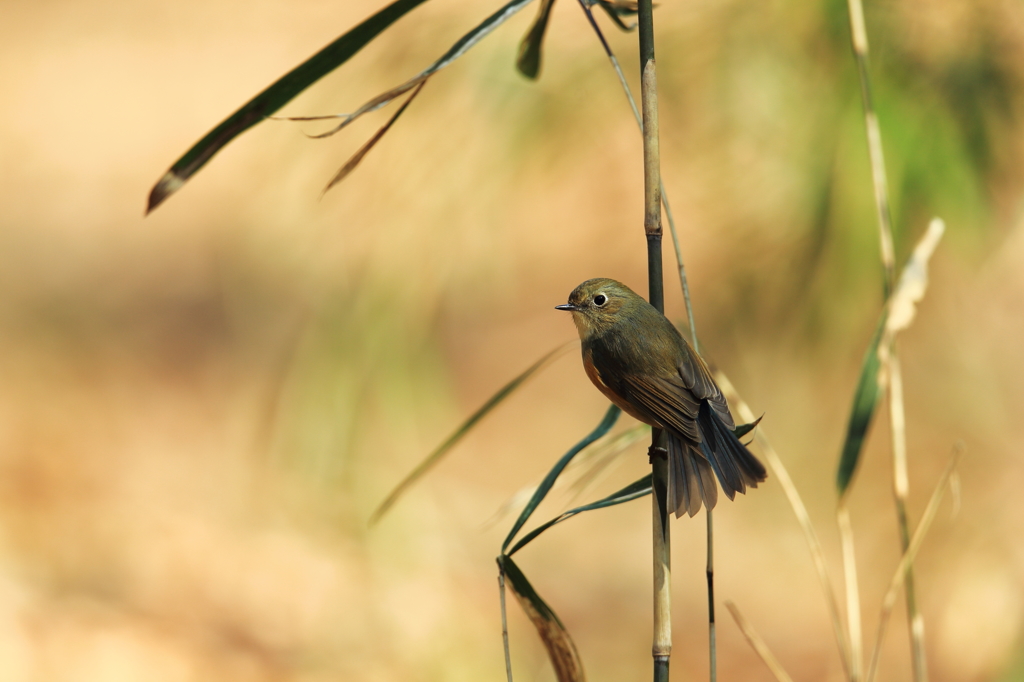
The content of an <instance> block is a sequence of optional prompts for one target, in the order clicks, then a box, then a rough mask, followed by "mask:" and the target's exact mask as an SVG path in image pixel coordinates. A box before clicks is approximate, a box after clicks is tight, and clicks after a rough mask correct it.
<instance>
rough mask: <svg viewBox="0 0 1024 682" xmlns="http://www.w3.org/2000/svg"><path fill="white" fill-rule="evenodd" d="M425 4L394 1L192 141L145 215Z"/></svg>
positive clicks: (159, 185)
mask: <svg viewBox="0 0 1024 682" xmlns="http://www.w3.org/2000/svg"><path fill="white" fill-rule="evenodd" d="M424 2H426V0H395V2H392V3H391V4H390V5H388V6H387V7H385V8H384V9H382V10H380V11H379V12H377V13H376V14H374V15H373V16H372V17H370V18H369V19H367V20H366V21H364V22H363V23H361V24H359V25H358V26H356V27H355V28H353V29H352V30H350V31H349V32H347V33H345V34H344V35H342V36H341V37H340V38H338V39H337V40H335V41H334V42H332V43H331V44H330V45H328V46H327V47H325V48H324V49H322V50H320V51H319V52H317V53H316V54H315V55H313V56H312V57H310V58H309V59H307V60H306V61H304V62H303V63H302V64H300V65H299V66H297V67H295V68H294V69H292V70H291V71H289V72H288V73H286V74H285V75H284V76H282V77H281V78H279V79H278V80H277V81H276V82H274V83H273V84H272V85H271V86H270V87H268V88H267V89H266V90H264V91H263V92H261V93H260V94H258V95H256V96H255V97H253V98H252V99H251V100H249V101H248V102H247V103H246V104H245V105H243V106H242V108H241V109H239V110H238V111H236V112H235V113H233V114H231V116H229V117H228V118H227V119H225V120H224V121H222V122H221V123H220V125H218V126H217V127H216V128H214V129H213V130H211V131H210V132H209V133H207V134H206V136H205V137H203V139H201V140H199V142H196V143H195V144H194V145H193V146H192V148H191V149H189V150H188V151H187V152H185V154H184V156H182V157H181V158H180V159H178V160H177V161H175V162H174V165H173V166H171V167H170V169H169V170H168V171H167V172H166V173H165V174H164V176H163V177H162V178H160V180H159V181H158V182H157V183H156V185H154V186H153V189H152V191H151V192H150V193H149V203H148V205H147V208H146V213H149V212H150V211H152V210H153V209H155V208H156V207H157V206H159V205H160V204H161V203H162V202H163V201H164V200H165V199H167V197H169V196H170V195H172V194H174V193H175V192H177V191H178V190H179V189H181V187H182V185H184V184H185V183H186V182H188V180H189V178H191V177H192V176H193V175H195V173H196V172H197V171H198V170H199V169H200V168H202V167H203V166H204V165H205V164H206V162H207V161H209V160H210V159H211V158H213V155H214V154H216V153H217V152H218V151H220V150H221V148H222V147H224V146H225V145H226V144H228V143H229V142H231V141H232V140H233V139H235V138H236V137H238V136H239V135H241V134H242V133H243V132H245V131H246V130H248V129H249V128H251V127H252V126H254V125H256V124H257V123H259V122H260V121H262V120H263V119H265V118H266V117H267V116H269V115H270V114H272V113H274V112H275V111H277V110H278V109H280V108H281V107H283V106H284V105H285V104H287V103H288V102H290V101H291V100H292V99H293V98H295V97H296V96H297V95H298V94H299V93H300V92H302V91H303V90H305V89H306V88H308V87H309V86H310V85H312V84H313V83H315V82H316V81H318V80H320V78H322V77H323V76H325V75H327V74H328V73H330V72H331V71H333V70H334V69H336V68H337V67H339V66H341V65H342V64H344V63H345V62H346V61H348V60H349V59H350V58H351V57H352V56H353V55H354V54H356V53H357V52H359V50H361V49H362V48H363V47H365V46H366V45H367V44H368V43H369V42H370V41H372V40H373V39H374V38H376V37H377V36H378V35H380V34H381V33H382V32H384V31H385V30H386V29H387V28H388V27H389V26H391V25H392V24H393V23H395V22H396V21H398V20H399V19H401V18H402V17H403V16H405V14H407V13H408V12H409V11H411V10H413V9H415V8H416V7H418V6H419V5H421V4H423V3H424Z"/></svg>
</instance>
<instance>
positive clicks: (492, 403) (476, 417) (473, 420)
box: [370, 343, 569, 526]
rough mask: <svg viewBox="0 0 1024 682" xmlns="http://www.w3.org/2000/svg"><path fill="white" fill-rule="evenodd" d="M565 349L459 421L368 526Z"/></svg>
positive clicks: (561, 348)
mask: <svg viewBox="0 0 1024 682" xmlns="http://www.w3.org/2000/svg"><path fill="white" fill-rule="evenodd" d="M568 347H569V344H568V343H565V344H562V345H561V346H559V347H558V348H555V349H554V350H552V351H549V352H548V353H547V354H546V355H545V356H544V357H542V358H541V359H540V360H538V361H537V362H535V363H533V364H532V365H530V366H529V367H527V368H526V371H524V372H523V373H522V374H520V375H519V376H517V377H516V378H514V379H513V380H512V381H510V382H508V383H507V384H505V385H504V386H502V387H501V389H499V390H498V392H497V393H495V394H494V395H492V396H491V397H490V398H489V399H488V400H487V402H485V403H484V404H483V405H481V406H480V407H479V408H478V409H477V410H476V412H474V413H473V414H471V415H470V416H469V417H468V418H467V419H466V420H465V421H464V422H462V423H461V424H460V425H459V427H458V428H457V429H455V431H454V432H452V434H451V435H450V436H448V438H446V439H445V441H444V442H443V443H441V444H440V445H438V446H437V448H436V449H434V451H433V452H431V453H430V454H429V455H427V457H426V458H425V459H424V460H423V461H422V462H420V463H419V464H418V465H417V466H416V468H415V469H413V470H412V471H411V472H409V474H408V475H407V476H406V477H405V478H403V479H402V481H401V482H400V483H399V484H398V485H397V486H395V488H394V490H392V491H391V492H390V493H389V494H388V496H387V497H385V498H384V501H383V502H381V503H380V506H379V507H377V509H376V511H374V512H373V514H372V515H371V516H370V525H371V526H372V525H373V524H375V523H376V522H377V521H379V520H380V518H381V517H382V516H384V514H385V513H386V512H387V511H388V509H390V508H391V507H392V505H394V504H395V502H397V501H398V498H399V497H401V496H402V494H403V493H404V492H405V491H406V490H407V489H408V488H409V486H411V485H412V484H413V483H415V482H416V481H418V480H419V479H420V478H421V477H422V476H423V475H424V474H425V473H427V472H428V471H429V470H430V469H431V468H432V467H433V466H434V465H436V464H437V463H438V462H439V461H441V458H442V457H444V456H445V455H446V454H447V453H448V451H449V450H451V449H452V448H453V447H454V446H455V444H456V443H458V442H459V441H460V440H462V437H463V436H465V435H466V434H467V433H469V431H470V430H471V429H472V428H473V427H474V426H476V424H477V422H479V421H480V420H481V419H483V418H484V417H486V416H487V415H488V414H489V413H490V412H491V410H493V409H494V408H495V407H497V406H498V405H500V404H501V402H502V401H503V400H505V398H507V397H509V395H511V394H512V392H513V391H515V390H516V389H517V388H519V387H520V386H522V385H523V382H525V381H526V380H527V379H529V378H530V377H532V376H533V375H534V374H536V373H537V372H538V371H539V370H540V369H541V368H542V367H545V366H546V365H547V364H548V363H549V362H551V361H552V360H553V359H555V357H557V356H558V355H560V354H561V353H562V352H564V351H565V350H566V349H567V348H568Z"/></svg>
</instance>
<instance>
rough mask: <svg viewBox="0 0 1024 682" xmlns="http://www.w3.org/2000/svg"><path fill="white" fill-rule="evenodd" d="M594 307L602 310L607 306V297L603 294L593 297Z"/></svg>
mask: <svg viewBox="0 0 1024 682" xmlns="http://www.w3.org/2000/svg"><path fill="white" fill-rule="evenodd" d="M594 305H596V306H597V307H598V308H603V307H605V306H606V305H608V297H607V296H605V295H604V294H597V295H595V296H594Z"/></svg>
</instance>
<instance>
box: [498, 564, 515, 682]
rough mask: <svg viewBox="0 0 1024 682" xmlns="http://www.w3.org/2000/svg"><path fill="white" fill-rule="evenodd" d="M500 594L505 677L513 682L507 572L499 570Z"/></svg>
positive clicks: (509, 681)
mask: <svg viewBox="0 0 1024 682" xmlns="http://www.w3.org/2000/svg"><path fill="white" fill-rule="evenodd" d="M498 594H499V595H500V597H501V640H502V642H503V643H504V645H505V676H506V677H507V678H508V682H512V655H511V653H509V647H508V619H507V617H506V615H505V614H506V612H505V571H504V570H503V569H501V568H499V569H498Z"/></svg>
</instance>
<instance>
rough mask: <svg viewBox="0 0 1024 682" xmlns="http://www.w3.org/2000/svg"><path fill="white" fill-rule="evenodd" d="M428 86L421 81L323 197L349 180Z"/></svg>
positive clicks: (343, 170)
mask: <svg viewBox="0 0 1024 682" xmlns="http://www.w3.org/2000/svg"><path fill="white" fill-rule="evenodd" d="M426 84H427V81H425V80H424V81H421V82H420V84H419V85H417V86H416V89H415V90H413V91H412V94H411V95H409V99H407V100H405V102H404V103H403V104H402V106H401V107H400V108H399V109H398V111H396V112H395V114H394V116H392V117H391V118H390V119H388V122H387V123H385V124H384V125H383V126H381V129H380V130H378V131H377V132H376V134H374V136H373V137H371V138H370V139H369V140H367V142H366V144H364V145H363V146H362V147H360V148H359V151H357V152H356V153H355V154H353V155H352V158H350V159H349V160H348V161H347V162H346V163H345V165H344V166H342V167H341V168H340V169H339V170H338V172H337V173H335V174H334V177H333V178H331V181H330V182H328V183H327V186H326V187H324V189H323V191H322V192H320V196H321V197H322V196H323V195H324V194H326V193H327V190H329V189H330V188H332V187H334V186H335V185H337V184H338V183H339V182H341V181H342V180H344V179H345V178H347V177H348V174H349V173H351V172H352V171H354V170H355V169H356V166H358V165H359V163H360V162H361V161H362V160H363V157H365V156H366V155H367V154H368V153H369V152H370V150H371V149H373V147H374V145H376V144H377V143H378V142H380V138H382V137H384V133H386V132H388V130H389V129H390V128H391V126H392V125H394V123H395V121H397V120H398V117H399V116H401V115H402V113H403V112H404V111H405V110H406V108H407V107H408V106H409V105H410V104H411V103H412V101H413V100H414V99H416V95H418V94H420V90H422V89H423V86H424V85H426Z"/></svg>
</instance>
